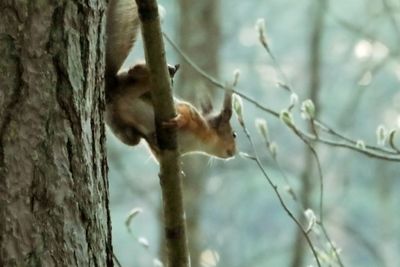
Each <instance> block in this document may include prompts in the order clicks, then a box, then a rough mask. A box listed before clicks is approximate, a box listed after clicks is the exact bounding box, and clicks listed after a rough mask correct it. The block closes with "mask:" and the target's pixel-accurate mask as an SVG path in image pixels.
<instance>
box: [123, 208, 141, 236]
mask: <svg viewBox="0 0 400 267" xmlns="http://www.w3.org/2000/svg"><path fill="white" fill-rule="evenodd" d="M142 212H143V210H142V209H141V208H133V209H132V210H131V211H130V212H129V214H128V216H127V217H126V220H125V226H126V227H128V231H130V230H129V225H130V224H131V221H132V219H133V218H135V217H136V216H137V215H139V214H140V213H142Z"/></svg>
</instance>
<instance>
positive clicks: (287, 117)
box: [279, 109, 294, 126]
mask: <svg viewBox="0 0 400 267" xmlns="http://www.w3.org/2000/svg"><path fill="white" fill-rule="evenodd" d="M279 118H280V119H281V121H283V122H284V123H285V124H286V125H287V126H293V125H294V121H293V116H292V113H290V112H289V111H288V110H286V109H284V110H282V111H281V113H280V114H279Z"/></svg>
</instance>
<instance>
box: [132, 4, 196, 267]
mask: <svg viewBox="0 0 400 267" xmlns="http://www.w3.org/2000/svg"><path fill="white" fill-rule="evenodd" d="M136 3H137V5H138V10H139V18H140V21H141V27H142V35H143V42H144V48H145V57H146V63H147V65H148V66H149V69H150V73H151V82H152V84H154V85H155V86H154V88H153V90H152V91H151V95H152V102H153V106H154V113H155V124H156V132H157V133H156V134H157V143H158V147H159V148H160V151H161V156H160V159H159V163H160V183H161V191H162V198H163V211H164V228H165V240H166V249H167V265H168V266H169V267H188V266H189V252H188V247H187V237H186V226H185V217H184V209H183V192H182V177H181V170H180V166H179V164H178V162H179V153H178V146H177V140H176V136H177V135H176V133H177V131H176V129H168V128H165V127H163V126H162V123H163V122H165V121H168V120H170V119H172V118H173V117H175V116H176V113H175V108H174V102H173V97H172V92H171V84H170V77H169V74H168V69H167V63H166V59H165V50H164V44H163V39H162V34H161V26H160V20H159V15H158V8H157V1H155V0H152V1H149V0H136Z"/></svg>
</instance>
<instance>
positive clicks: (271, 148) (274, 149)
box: [268, 142, 278, 159]
mask: <svg viewBox="0 0 400 267" xmlns="http://www.w3.org/2000/svg"><path fill="white" fill-rule="evenodd" d="M268 149H269V152H270V153H271V156H272V158H273V159H276V156H277V155H278V145H277V144H276V143H275V142H272V143H270V144H269V146H268Z"/></svg>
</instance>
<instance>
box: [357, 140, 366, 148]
mask: <svg viewBox="0 0 400 267" xmlns="http://www.w3.org/2000/svg"><path fill="white" fill-rule="evenodd" d="M356 147H357V148H358V149H361V150H365V143H364V141H363V140H357V142H356Z"/></svg>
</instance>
